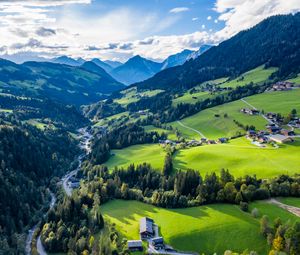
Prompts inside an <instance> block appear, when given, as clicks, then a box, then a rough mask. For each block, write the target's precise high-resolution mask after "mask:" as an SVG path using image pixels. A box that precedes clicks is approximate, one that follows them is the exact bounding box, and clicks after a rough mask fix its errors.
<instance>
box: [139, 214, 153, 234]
mask: <svg viewBox="0 0 300 255" xmlns="http://www.w3.org/2000/svg"><path fill="white" fill-rule="evenodd" d="M153 224H154V221H153V220H152V219H150V218H148V217H144V218H142V219H141V221H140V236H141V239H148V238H152V237H153V236H154V229H153Z"/></svg>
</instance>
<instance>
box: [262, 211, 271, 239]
mask: <svg viewBox="0 0 300 255" xmlns="http://www.w3.org/2000/svg"><path fill="white" fill-rule="evenodd" d="M269 222H270V221H269V217H268V216H267V215H264V216H262V218H261V220H260V232H261V233H262V234H263V235H264V237H267V235H268V234H269V233H272V231H271V228H270V225H269Z"/></svg>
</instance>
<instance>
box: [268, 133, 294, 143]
mask: <svg viewBox="0 0 300 255" xmlns="http://www.w3.org/2000/svg"><path fill="white" fill-rule="evenodd" d="M270 140H271V141H273V142H276V143H289V142H293V141H294V140H293V139H292V138H291V137H289V136H284V135H279V134H278V135H271V136H270Z"/></svg>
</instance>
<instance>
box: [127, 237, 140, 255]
mask: <svg viewBox="0 0 300 255" xmlns="http://www.w3.org/2000/svg"><path fill="white" fill-rule="evenodd" d="M127 247H128V250H130V251H133V252H134V251H143V242H142V240H130V241H127Z"/></svg>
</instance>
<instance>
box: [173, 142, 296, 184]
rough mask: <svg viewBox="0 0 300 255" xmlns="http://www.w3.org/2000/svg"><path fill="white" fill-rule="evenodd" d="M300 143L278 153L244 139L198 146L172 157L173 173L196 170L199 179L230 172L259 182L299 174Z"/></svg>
mask: <svg viewBox="0 0 300 255" xmlns="http://www.w3.org/2000/svg"><path fill="white" fill-rule="evenodd" d="M299 153H300V140H299V139H297V140H296V141H295V142H294V143H290V144H283V145H280V148H279V149H276V148H273V147H271V146H268V147H266V148H259V147H257V146H255V145H252V144H251V143H250V141H249V140H247V139H246V138H238V139H234V140H231V141H230V143H228V144H216V145H209V146H200V147H194V148H190V149H184V150H180V151H177V152H176V153H175V155H174V157H173V163H174V167H175V168H176V169H189V168H190V169H195V170H199V171H200V173H201V174H202V175H204V174H205V173H210V172H219V171H220V170H221V169H222V168H224V169H229V171H230V172H231V174H233V175H234V176H236V177H238V176H239V177H241V176H245V175H246V174H248V175H253V174H256V175H257V176H258V177H259V178H269V177H275V176H278V175H280V174H289V175H294V174H296V173H299V170H300V164H299V156H298V155H300V154H299Z"/></svg>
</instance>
